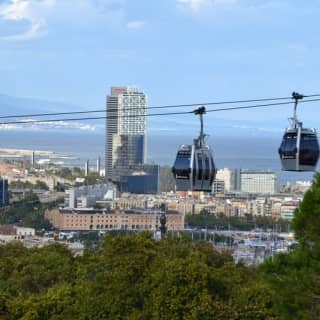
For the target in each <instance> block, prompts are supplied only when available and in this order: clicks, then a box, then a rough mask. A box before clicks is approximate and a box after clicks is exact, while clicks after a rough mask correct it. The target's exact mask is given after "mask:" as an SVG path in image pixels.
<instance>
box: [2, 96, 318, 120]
mask: <svg viewBox="0 0 320 320" xmlns="http://www.w3.org/2000/svg"><path fill="white" fill-rule="evenodd" d="M316 101H320V98H319V99H309V100H302V101H300V103H308V102H316ZM293 103H294V101H289V102H275V103H267V104H258V105H248V106H238V107H230V108H219V109H209V110H206V112H210V113H211V112H222V111H232V110H242V109H254V108H266V107H275V106H283V105H289V104H293ZM193 113H194V110H191V111H181V112H166V113H151V114H145V115H143V114H140V115H122V116H120V117H123V118H137V117H144V116H146V117H156V116H174V115H185V114H193ZM117 118H119V117H118V116H114V115H111V116H110V115H109V116H103V117H82V118H62V119H45V120H44V119H41V120H22V121H9V122H0V125H10V124H34V123H51V122H62V121H84V120H102V119H117Z"/></svg>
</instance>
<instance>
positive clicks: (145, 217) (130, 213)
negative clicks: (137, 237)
mask: <svg viewBox="0 0 320 320" xmlns="http://www.w3.org/2000/svg"><path fill="white" fill-rule="evenodd" d="M161 215H162V212H161V211H159V210H143V209H140V210H138V209H136V210H126V211H118V210H115V211H106V210H95V209H73V210H72V209H61V208H56V209H47V210H46V212H45V218H46V219H47V220H49V221H50V223H51V224H52V225H53V226H54V227H55V228H57V229H59V230H60V231H90V230H99V231H111V230H131V231H143V230H150V231H155V230H158V229H159V228H160V217H161ZM166 218H167V223H166V226H167V230H168V231H181V230H183V229H184V216H183V215H182V214H179V213H177V212H168V213H167V214H166Z"/></svg>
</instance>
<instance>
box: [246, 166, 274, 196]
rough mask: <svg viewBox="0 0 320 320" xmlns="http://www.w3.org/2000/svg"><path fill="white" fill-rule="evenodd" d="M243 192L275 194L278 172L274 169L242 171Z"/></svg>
mask: <svg viewBox="0 0 320 320" xmlns="http://www.w3.org/2000/svg"><path fill="white" fill-rule="evenodd" d="M240 185H241V191H242V192H248V193H262V194H274V193H276V192H277V189H278V188H277V186H278V182H277V174H276V173H275V172H272V171H241V175H240Z"/></svg>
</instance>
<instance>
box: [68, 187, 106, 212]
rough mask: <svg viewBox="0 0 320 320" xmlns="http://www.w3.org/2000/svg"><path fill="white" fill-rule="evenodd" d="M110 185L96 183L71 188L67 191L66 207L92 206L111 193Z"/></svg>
mask: <svg viewBox="0 0 320 320" xmlns="http://www.w3.org/2000/svg"><path fill="white" fill-rule="evenodd" d="M110 190H112V189H111V187H110V185H95V186H83V187H78V188H71V189H69V190H67V191H66V193H65V199H64V202H65V207H67V208H88V207H92V206H93V205H94V204H95V203H96V201H97V200H103V199H104V197H105V196H107V195H108V194H109V193H110Z"/></svg>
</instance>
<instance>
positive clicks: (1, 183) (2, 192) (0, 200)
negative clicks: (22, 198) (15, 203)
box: [0, 178, 9, 207]
mask: <svg viewBox="0 0 320 320" xmlns="http://www.w3.org/2000/svg"><path fill="white" fill-rule="evenodd" d="M8 204H9V187H8V180H6V179H1V178H0V207H3V206H7V205H8Z"/></svg>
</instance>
